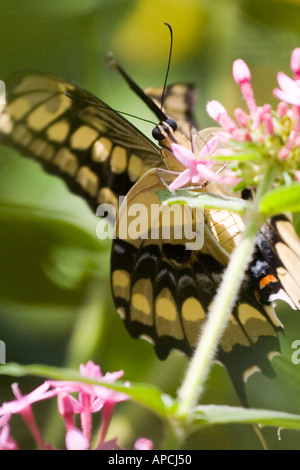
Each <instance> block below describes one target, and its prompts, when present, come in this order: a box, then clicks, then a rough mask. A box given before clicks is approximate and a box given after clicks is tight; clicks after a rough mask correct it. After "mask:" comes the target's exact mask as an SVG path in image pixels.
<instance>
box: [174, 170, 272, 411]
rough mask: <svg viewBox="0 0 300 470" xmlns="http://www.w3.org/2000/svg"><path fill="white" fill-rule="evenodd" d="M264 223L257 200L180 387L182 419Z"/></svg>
mask: <svg viewBox="0 0 300 470" xmlns="http://www.w3.org/2000/svg"><path fill="white" fill-rule="evenodd" d="M274 170H275V169H274V167H273V168H272V167H271V165H268V166H267V167H266V171H265V173H264V178H263V180H262V182H261V184H260V186H259V188H258V190H257V198H256V201H258V200H259V197H261V196H262V195H263V194H264V193H265V192H266V191H267V190H268V189H269V188H270V187H271V184H272V181H273V175H274ZM263 222H264V218H263V217H262V216H261V214H260V213H259V212H258V210H257V202H256V203H255V204H254V207H253V209H252V210H251V213H250V214H248V219H247V221H246V226H245V230H244V232H243V234H242V236H241V240H240V242H239V244H238V246H237V247H236V249H235V250H234V252H233V254H232V256H231V259H230V262H229V264H228V267H227V269H226V271H225V273H224V278H223V282H222V284H221V285H220V288H219V290H218V293H217V295H216V297H215V299H214V302H213V305H212V307H211V310H210V311H209V313H208V319H207V322H206V323H205V325H204V328H203V331H202V335H201V338H200V340H199V343H198V346H197V349H196V351H195V354H194V356H193V358H192V359H191V362H190V365H189V368H188V370H187V373H186V376H185V379H184V381H183V384H182V386H181V388H180V390H179V393H178V398H179V406H178V410H177V416H178V418H180V419H181V420H182V419H183V420H187V419H188V418H189V417H191V414H192V411H193V407H194V405H195V403H196V402H197V401H198V399H199V396H200V395H201V393H202V391H203V387H204V383H205V380H206V378H207V375H208V373H209V370H210V366H211V363H212V359H213V357H214V354H215V352H216V349H217V346H218V342H219V339H220V337H221V335H222V333H223V331H224V329H225V327H226V323H227V319H228V316H229V313H230V311H231V308H232V306H233V304H234V302H235V300H236V297H237V294H238V291H239V288H240V285H241V282H242V280H243V275H242V274H243V273H244V272H245V270H246V268H247V266H248V262H249V260H250V257H251V254H252V252H253V249H254V246H255V241H256V234H257V232H258V231H259V229H260V227H261V225H262V224H263Z"/></svg>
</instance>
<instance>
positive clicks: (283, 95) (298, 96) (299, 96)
mask: <svg viewBox="0 0 300 470" xmlns="http://www.w3.org/2000/svg"><path fill="white" fill-rule="evenodd" d="M277 80H278V84H279V86H280V88H275V90H274V91H273V93H274V95H275V96H276V98H278V99H280V100H282V101H285V102H286V103H290V104H294V105H296V106H300V84H299V82H297V81H295V80H293V79H292V78H290V77H288V76H287V75H286V74H285V73H283V72H279V73H278V75H277Z"/></svg>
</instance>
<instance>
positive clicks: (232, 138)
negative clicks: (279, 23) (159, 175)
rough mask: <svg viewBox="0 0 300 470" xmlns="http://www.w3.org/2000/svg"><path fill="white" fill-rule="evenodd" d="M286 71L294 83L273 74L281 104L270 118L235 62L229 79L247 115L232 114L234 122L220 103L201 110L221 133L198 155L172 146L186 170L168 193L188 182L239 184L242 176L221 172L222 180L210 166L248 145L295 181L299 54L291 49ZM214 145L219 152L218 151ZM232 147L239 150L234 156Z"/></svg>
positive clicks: (299, 164) (298, 170)
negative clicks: (274, 162)
mask: <svg viewBox="0 0 300 470" xmlns="http://www.w3.org/2000/svg"><path fill="white" fill-rule="evenodd" d="M291 69H292V72H293V73H294V78H293V79H292V78H290V77H288V76H287V75H285V74H284V73H283V72H279V73H278V76H277V79H278V84H279V86H280V88H276V89H275V90H274V95H275V96H276V97H277V98H279V99H280V100H282V101H281V102H280V103H279V104H278V106H277V110H276V112H275V111H274V110H273V109H272V107H271V105H269V104H264V105H263V106H257V105H256V103H255V99H254V93H253V89H252V86H251V73H250V70H249V68H248V66H247V64H246V63H245V62H244V61H243V60H242V59H238V60H236V61H235V62H234V63H233V78H234V80H235V82H236V83H237V84H238V85H239V86H240V89H241V93H242V95H243V97H244V99H245V101H246V104H247V107H248V112H245V111H244V110H243V109H240V108H237V109H235V111H234V117H235V120H233V119H232V118H231V117H230V116H229V114H228V112H227V111H226V109H225V108H224V106H223V105H222V104H221V103H219V102H218V101H210V102H209V103H208V104H207V108H206V110H207V113H208V114H209V116H210V117H211V118H212V119H214V120H215V121H216V122H217V123H218V124H219V126H220V128H221V129H220V132H217V133H216V135H215V137H213V138H212V139H211V140H210V141H209V142H208V143H206V145H205V146H204V147H203V148H202V149H201V151H200V153H199V155H195V154H194V153H193V152H192V151H190V150H187V149H186V148H184V147H182V146H180V145H176V144H173V145H172V150H173V153H174V156H175V157H176V159H177V160H178V161H180V163H182V164H183V165H184V166H185V167H186V168H187V169H186V170H184V171H183V172H182V173H181V174H180V175H179V176H178V177H177V178H176V179H175V181H174V182H173V183H172V184H171V185H170V190H172V191H173V190H175V189H179V188H180V187H182V186H184V185H186V184H187V183H188V182H190V181H191V182H192V183H196V184H198V183H200V182H201V180H202V179H203V178H205V179H206V180H208V181H216V182H219V183H224V184H236V183H237V182H239V181H240V180H239V178H238V176H241V177H245V174H244V173H243V171H240V172H238V173H234V172H231V173H229V172H228V170H226V171H227V173H226V174H225V175H224V176H221V175H220V174H219V173H215V172H214V171H213V170H212V167H213V165H214V164H215V161H214V157H215V158H216V157H217V156H218V155H222V156H228V157H234V156H236V157H237V160H238V155H237V154H238V152H242V151H243V144H245V147H244V148H245V149H247V147H246V146H247V145H248V148H249V145H250V144H252V150H253V151H254V152H257V154H258V155H260V156H261V157H262V158H264V157H266V158H273V159H276V160H277V162H281V163H282V162H284V161H285V162H286V165H285V166H284V165H282V170H283V171H285V170H286V169H287V171H288V173H290V174H291V176H292V178H294V179H295V180H296V181H300V158H299V156H300V155H299V146H300V48H297V49H294V51H293V53H292V58H291ZM218 143H219V144H220V146H221V148H218ZM237 143H239V144H240V145H239V149H238V150H237V146H236V144H237ZM232 144H235V146H234V145H232ZM250 172H251V171H250ZM254 181H255V180H254Z"/></svg>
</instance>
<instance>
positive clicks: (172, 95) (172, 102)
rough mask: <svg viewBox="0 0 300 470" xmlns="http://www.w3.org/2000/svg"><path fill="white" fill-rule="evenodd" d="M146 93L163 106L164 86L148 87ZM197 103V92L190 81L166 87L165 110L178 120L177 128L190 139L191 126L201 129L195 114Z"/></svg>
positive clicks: (169, 115) (168, 114)
mask: <svg viewBox="0 0 300 470" xmlns="http://www.w3.org/2000/svg"><path fill="white" fill-rule="evenodd" d="M145 93H146V94H147V95H148V96H150V98H152V99H153V101H155V102H156V103H157V104H158V105H159V106H161V102H162V94H163V89H162V88H155V87H153V88H147V90H146V91H145ZM196 103H197V93H196V90H195V88H194V86H193V85H191V84H190V83H176V84H174V85H168V86H167V87H166V88H165V93H164V103H163V111H164V113H165V114H166V115H167V116H168V117H170V118H172V119H174V120H175V121H176V123H177V129H178V130H179V131H180V132H181V133H182V134H183V135H185V137H187V138H188V139H190V127H191V126H193V127H195V128H196V129H199V125H198V123H197V120H196V117H195V115H194V107H195V105H196Z"/></svg>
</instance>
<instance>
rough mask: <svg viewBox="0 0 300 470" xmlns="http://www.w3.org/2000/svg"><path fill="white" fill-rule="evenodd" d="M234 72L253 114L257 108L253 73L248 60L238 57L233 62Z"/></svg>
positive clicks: (234, 76)
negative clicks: (252, 78) (252, 82)
mask: <svg viewBox="0 0 300 470" xmlns="http://www.w3.org/2000/svg"><path fill="white" fill-rule="evenodd" d="M232 74H233V78H234V80H235V82H236V83H237V84H238V85H239V86H240V87H241V92H242V95H243V96H244V98H245V100H246V103H247V106H248V109H249V111H250V114H251V115H253V114H254V113H255V110H256V104H255V100H254V95H253V90H252V86H251V84H250V82H251V73H250V70H249V68H248V65H247V64H246V62H244V61H243V60H242V59H237V60H235V61H234V62H233V66H232Z"/></svg>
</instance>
